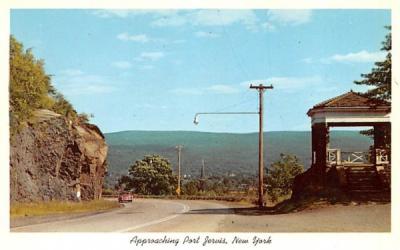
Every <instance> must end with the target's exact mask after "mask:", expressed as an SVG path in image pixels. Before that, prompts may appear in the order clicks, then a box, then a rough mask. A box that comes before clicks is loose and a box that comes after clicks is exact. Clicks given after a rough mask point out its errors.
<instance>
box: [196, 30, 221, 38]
mask: <svg viewBox="0 0 400 250" xmlns="http://www.w3.org/2000/svg"><path fill="white" fill-rule="evenodd" d="M194 35H195V36H196V37H200V38H217V37H219V34H216V33H213V32H210V31H209V32H205V31H197V32H195V33H194Z"/></svg>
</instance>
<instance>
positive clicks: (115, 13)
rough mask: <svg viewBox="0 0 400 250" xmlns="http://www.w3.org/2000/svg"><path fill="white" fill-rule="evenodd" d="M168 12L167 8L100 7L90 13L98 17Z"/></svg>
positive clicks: (122, 16) (123, 16)
mask: <svg viewBox="0 0 400 250" xmlns="http://www.w3.org/2000/svg"><path fill="white" fill-rule="evenodd" d="M167 12H169V11H168V10H125V9H102V10H94V11H91V12H90V13H91V14H93V15H95V16H97V17H100V18H113V17H117V18H128V17H131V16H139V15H146V14H151V15H155V14H158V15H161V14H163V13H167Z"/></svg>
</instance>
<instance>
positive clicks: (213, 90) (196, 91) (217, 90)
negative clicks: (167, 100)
mask: <svg viewBox="0 0 400 250" xmlns="http://www.w3.org/2000/svg"><path fill="white" fill-rule="evenodd" d="M170 92H171V93H173V94H178V95H203V94H226V95H229V94H236V93H239V92H240V90H239V89H238V88H234V87H232V86H231V85H226V84H216V85H211V86H209V87H203V88H177V89H173V90H171V91H170Z"/></svg>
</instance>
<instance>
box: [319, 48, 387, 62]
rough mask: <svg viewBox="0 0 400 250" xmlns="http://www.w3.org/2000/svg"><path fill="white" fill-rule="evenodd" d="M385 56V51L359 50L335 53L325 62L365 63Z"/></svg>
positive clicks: (382, 58)
mask: <svg viewBox="0 0 400 250" xmlns="http://www.w3.org/2000/svg"><path fill="white" fill-rule="evenodd" d="M385 57H386V52H384V51H378V52H368V51H366V50H362V51H360V52H355V53H348V54H336V55H333V56H331V57H329V58H327V59H326V61H327V62H332V61H333V62H343V63H347V62H349V63H366V62H376V61H382V60H384V59H385Z"/></svg>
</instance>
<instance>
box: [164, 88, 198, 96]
mask: <svg viewBox="0 0 400 250" xmlns="http://www.w3.org/2000/svg"><path fill="white" fill-rule="evenodd" d="M170 92H171V93H173V94H177V95H202V94H203V90H202V89H197V88H176V89H173V90H171V91H170Z"/></svg>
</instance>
